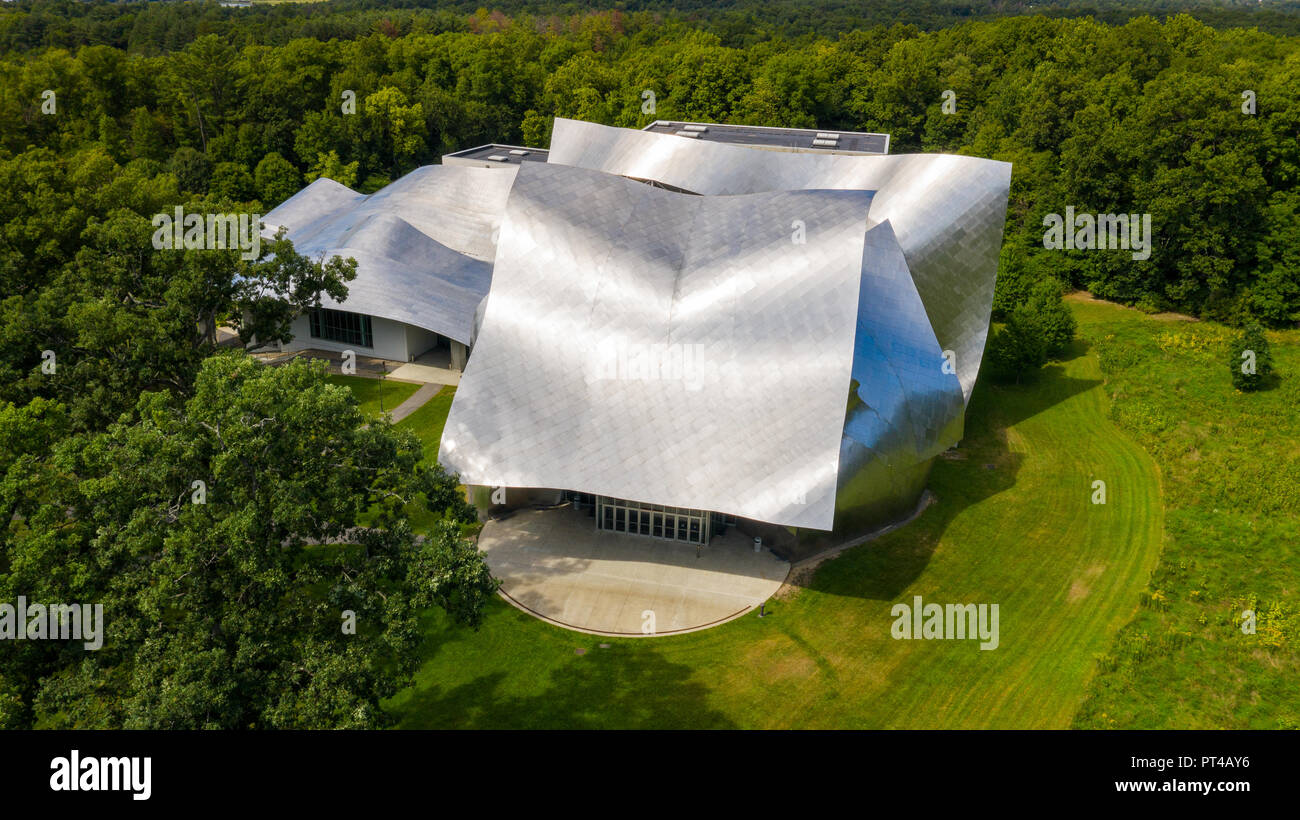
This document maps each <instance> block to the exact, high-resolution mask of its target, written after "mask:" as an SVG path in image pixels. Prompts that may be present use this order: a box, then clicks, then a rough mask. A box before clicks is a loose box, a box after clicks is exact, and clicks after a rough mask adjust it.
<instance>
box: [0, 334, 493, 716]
mask: <svg viewBox="0 0 1300 820" xmlns="http://www.w3.org/2000/svg"><path fill="white" fill-rule="evenodd" d="M367 421H368V423H367ZM66 432H67V421H66V419H65V418H64V417H63V415H62V413H61V410H60V408H59V407H58V406H57V405H51V404H48V403H42V402H40V400H38V401H37V402H34V403H32V404H31V405H29V406H28V407H26V408H16V407H14V406H6V407H3V408H0V444H3V445H4V447H3V449H0V468H4V470H5V472H4V474H3V476H0V512H3V513H5V522H6V523H5V526H4V529H3V532H4V536H5V537H4V538H3V548H2V549H3V553H2V554H0V600H13V599H14V598H15V597H16V596H18V595H23V596H25V597H26V598H27V599H28V600H30V601H33V602H36V601H42V602H60V603H64V602H67V603H71V602H77V603H91V604H102V605H103V607H104V622H105V627H104V634H103V646H102V648H101V649H100V650H98V651H88V650H86V649H84V648H83V647H82V645H81V644H80V643H77V642H68V641H4V642H3V645H2V646H0V653H3V658H4V662H3V663H0V670H3V672H0V720H4V721H5V722H6V724H5V725H9V726H28V725H41V726H54V727H60V726H62V727H132V728H273V727H274V728H292V727H349V728H369V727H375V726H382V725H384V724H385V723H386V718H385V715H384V713H383V711H382V710H381V708H380V703H381V701H382V700H383V699H384V698H387V697H390V696H391V695H393V694H394V693H396V692H397V691H398V690H399V689H400V688H402V687H403V686H406V685H408V684H409V682H410V679H411V675H412V673H413V670H414V668H415V665H416V663H417V660H418V655H417V648H418V643H419V640H420V633H419V630H418V629H417V623H416V619H417V617H418V616H419V613H420V611H421V610H422V609H424V608H427V607H429V606H431V605H440V606H442V607H444V608H446V609H447V610H448V611H449V612H450V613H451V615H452V616H453V617H454V618H455V619H456V620H457V621H459V622H461V623H467V624H470V625H477V623H478V622H479V619H480V617H481V614H482V609H483V606H484V604H485V602H486V601H487V599H488V597H489V596H490V595H491V594H492V593H493V592H494V591H495V588H496V583H495V582H494V581H493V580H492V578H491V577H490V575H489V573H488V570H487V568H486V566H485V564H484V563H483V561H482V559H481V554H480V553H478V551H477V550H476V548H475V547H474V546H473V545H472V544H471V543H470V542H468V541H466V540H464V539H463V538H462V537H461V531H460V526H461V525H462V524H463V523H467V522H470V521H472V520H473V510H472V508H470V507H469V506H468V505H467V504H466V503H465V502H464V500H463V499H462V498H461V496H460V495H459V493H458V492H457V488H456V480H455V478H454V477H452V476H449V475H447V474H446V473H445V472H443V471H442V469H441V468H440V467H439V466H437V465H436V464H433V465H432V466H426V465H425V464H424V463H423V462H422V460H421V450H420V444H419V442H418V440H417V439H416V438H415V436H414V435H413V434H411V433H409V432H407V431H398V430H395V429H394V428H393V427H392V426H391V425H389V424H388V423H387V422H385V421H384V420H382V419H380V420H367V419H365V418H363V416H362V415H361V413H360V412H359V411H358V410H357V406H356V402H355V399H354V398H353V397H352V395H351V393H350V391H348V390H347V389H346V388H342V387H338V386H335V385H331V384H329V383H328V382H326V380H325V374H324V369H323V365H321V364H320V363H315V364H309V363H307V362H295V363H292V364H290V365H287V366H284V367H279V368H275V367H268V366H266V365H263V364H261V363H259V362H257V361H256V360H254V359H251V358H249V357H247V356H245V355H243V354H242V353H239V352H238V351H234V352H231V353H227V354H221V355H217V356H213V357H210V358H208V359H207V360H206V361H205V362H204V365H203V368H202V371H201V372H200V374H199V377H198V380H197V383H196V385H195V390H194V395H193V396H192V398H190V399H189V400H188V401H187V402H185V404H184V405H183V406H180V407H178V406H177V405H176V403H175V402H173V401H171V400H170V399H169V397H168V396H166V395H165V394H163V393H145V394H144V395H142V396H141V397H140V400H139V402H138V403H137V405H136V407H135V408H134V410H133V411H132V412H131V413H130V414H129V415H128V416H124V417H123V418H122V419H121V420H120V421H118V422H117V423H114V424H113V425H111V426H110V427H109V428H108V429H107V430H106V431H105V432H102V433H87V434H79V435H72V436H66V435H65V433H66ZM55 439H58V440H55ZM42 441H44V442H46V443H51V442H52V455H51V457H49V458H48V459H40V458H36V457H34V454H33V448H35V449H37V450H39V449H41V447H40V446H37V445H39V444H40V442H42ZM414 505H424V506H427V507H428V508H429V509H430V510H433V511H436V512H437V513H439V514H440V518H438V519H437V523H435V524H434V525H433V526H432V527H431V528H430V529H429V531H427V532H422V533H418V534H417V533H416V532H413V531H412V529H411V527H410V525H409V523H408V519H407V510H409V509H412V508H413V506H414ZM353 627H355V628H353Z"/></svg>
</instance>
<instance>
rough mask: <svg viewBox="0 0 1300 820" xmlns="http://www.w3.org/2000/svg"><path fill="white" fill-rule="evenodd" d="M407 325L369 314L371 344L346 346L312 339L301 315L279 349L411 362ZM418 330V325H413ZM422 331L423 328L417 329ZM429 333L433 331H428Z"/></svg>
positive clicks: (309, 326) (304, 318)
mask: <svg viewBox="0 0 1300 820" xmlns="http://www.w3.org/2000/svg"><path fill="white" fill-rule="evenodd" d="M408 327H410V326H409V325H406V324H403V323H402V322H394V321H392V320H391V319H381V318H379V317H378V316H371V317H370V332H371V336H372V340H373V341H374V347H361V346H359V345H347V344H343V343H341V342H331V341H328V340H326V339H313V338H312V335H311V325H310V323H309V320H308V318H307V316H306V315H305V314H304V315H302V316H299V317H298V318H297V319H294V321H293V341H291V342H289V343H288V344H286V345H284V346H283V347H281V350H284V351H286V352H292V351H295V350H305V349H307V348H315V349H316V350H335V351H343V350H353V351H356V353H357V355H359V356H374V357H375V358H379V359H392V360H393V361H397V362H406V361H410V357H409V355H408V348H407V328H408ZM412 329H413V330H417V331H419V328H412ZM420 332H423V331H420ZM429 335H430V336H432V335H433V334H429Z"/></svg>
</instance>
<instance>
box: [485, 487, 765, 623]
mask: <svg viewBox="0 0 1300 820" xmlns="http://www.w3.org/2000/svg"><path fill="white" fill-rule="evenodd" d="M478 545H479V548H480V549H482V550H483V552H484V553H485V554H486V557H487V563H488V566H489V567H490V568H491V569H492V574H493V575H495V576H496V577H497V578H499V579H501V596H502V597H503V598H505V599H506V600H507V601H509V602H510V603H511V604H513V605H515V606H516V607H518V608H519V609H522V610H523V611H525V612H528V613H530V614H532V615H535V616H537V617H538V618H541V619H542V620H544V621H547V622H549V623H552V624H555V625H556V626H561V627H564V628H566V629H573V630H576V631H578V632H586V633H590V634H594V635H613V636H622V637H638V638H640V637H651V636H655V635H671V634H681V633H683V632H693V631H696V630H699V629H707V628H708V627H710V626H716V625H718V624H720V623H725V622H727V621H730V620H732V619H734V618H739V617H740V616H742V615H744V614H745V613H747V612H750V611H752V610H753V609H755V608H756V607H758V605H759V604H761V603H763V602H764V601H766V600H767V599H768V598H770V597H772V595H774V594H775V593H776V591H777V590H778V589H780V588H781V584H782V583H784V581H785V578H786V576H787V575H788V574H789V572H790V565H789V564H788V563H787V562H785V561H783V560H781V559H780V558H778V557H776V556H775V555H773V554H772V553H771V551H769V550H768V549H766V548H764V549H763V550H762V551H761V552H757V553H756V552H754V548H753V539H752V538H749V537H748V536H745V535H742V534H741V533H739V532H737V531H736V530H734V529H732V530H729V531H728V533H727V535H725V536H721V537H718V536H715V537H714V538H713V540H712V541H711V542H710V543H709V544H708V545H707V546H704V547H701V548H699V550H698V551H697V549H696V546H695V545H694V544H686V543H683V542H680V541H667V540H664V539H661V538H650V537H647V536H642V535H624V534H621V533H612V532H601V531H599V530H597V529H596V524H595V520H594V519H593V518H591V517H590V516H587V515H586V514H584V513H581V512H577V511H575V510H573V508H571V507H568V506H564V507H560V508H558V509H553V510H520V511H518V512H516V513H514V514H513V515H511V516H510V517H508V518H503V519H499V520H493V521H489V522H487V523H486V524H485V525H484V526H483V532H482V534H481V535H480V536H479V542H478ZM697 552H698V555H697ZM647 630H649V631H647Z"/></svg>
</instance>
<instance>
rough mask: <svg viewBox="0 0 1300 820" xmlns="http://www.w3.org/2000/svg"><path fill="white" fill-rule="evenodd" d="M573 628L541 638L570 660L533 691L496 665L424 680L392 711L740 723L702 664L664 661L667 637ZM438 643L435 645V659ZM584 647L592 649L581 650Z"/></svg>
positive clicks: (430, 722) (534, 721)
mask: <svg viewBox="0 0 1300 820" xmlns="http://www.w3.org/2000/svg"><path fill="white" fill-rule="evenodd" d="M520 627H521V625H520V624H512V625H511V628H512V629H518V628H520ZM571 634H572V637H573V640H571V641H551V640H547V641H540V642H538V643H539V650H538V651H554V652H556V653H562V655H563V660H562V661H561V663H562V665H561V666H559V668H557V669H554V671H552V672H551V673H550V676H549V678H547V679H545V680H535V681H533V682H532V684H531V685H530V687H529V688H530V693H529V694H527V695H516V694H511V693H507V692H506V691H504V690H505V688H506V686H507V680H512V681H513V682H514V683H515V684H517V683H518V676H519V674H520V672H519V671H494V672H490V673H488V674H484V675H481V676H479V677H476V678H474V679H473V680H471V681H469V682H467V683H463V684H459V685H456V686H450V687H444V686H438V685H428V686H424V685H421V684H420V683H418V682H417V684H416V686H415V689H414V690H413V691H412V693H411V696H410V697H409V699H407V700H404V701H403V702H402V703H401V705H400V707H394V708H392V709H391V712H392V713H393V714H394V715H395V716H396V717H397V718H398V719H399V724H398V728H401V729H426V728H458V729H688V728H691V729H694V728H698V729H734V728H737V727H736V725H735V724H734V723H733V722H732V721H731V720H730V719H729V718H728V717H727V716H726V715H724V714H723V713H721V712H719V711H717V710H716V709H714V708H712V707H711V706H710V705H709V703H708V694H709V691H708V689H707V688H706V687H705V686H704V685H702V684H700V683H698V682H696V681H694V680H692V677H693V675H694V674H695V671H696V670H694V669H693V668H691V667H689V666H686V665H683V664H679V663H672V662H670V661H667V660H665V659H664V657H663V656H662V655H661V654H660V653H659V651H658V650H657V649H656V648H655V647H653V646H652V645H650V644H652V643H653V642H654V641H656V640H661V639H657V638H642V639H631V640H622V641H618V640H611V639H608V638H601V637H599V636H595V635H585V634H582V633H576V632H575V633H571ZM601 644H605V645H606V646H607V647H608V648H605V649H602V648H600V645H601ZM439 648H440V647H439V646H437V645H434V646H432V647H430V652H429V655H428V660H432V658H433V656H434V655H436V654H437V652H438V649H439ZM577 648H585V649H586V652H585V653H584V654H582V655H578V654H577V653H576V652H575V649H577ZM426 662H427V661H426Z"/></svg>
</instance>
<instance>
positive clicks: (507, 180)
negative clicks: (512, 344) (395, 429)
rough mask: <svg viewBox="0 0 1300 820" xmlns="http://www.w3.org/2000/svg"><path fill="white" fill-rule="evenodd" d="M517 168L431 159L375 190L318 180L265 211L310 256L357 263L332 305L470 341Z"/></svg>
mask: <svg viewBox="0 0 1300 820" xmlns="http://www.w3.org/2000/svg"><path fill="white" fill-rule="evenodd" d="M513 181H514V171H513V170H512V169H506V168H502V169H495V168H494V169H486V168H472V167H458V166H442V165H427V166H424V167H422V168H417V169H416V170H414V171H412V172H411V173H409V174H407V175H406V176H404V177H402V178H401V179H399V180H397V181H396V182H393V183H392V184H391V185H388V186H386V187H385V188H383V189H381V190H380V191H377V192H376V193H374V194H371V195H370V196H365V195H363V194H359V193H357V192H355V191H353V190H351V189H350V188H347V187H345V186H343V185H340V184H339V183H337V182H334V181H333V180H329V179H324V178H322V179H318V180H316V181H315V182H313V183H311V184H310V185H308V186H307V187H306V188H304V189H303V190H301V191H299V192H298V193H297V194H295V195H294V196H292V197H290V198H289V199H288V200H286V201H285V202H284V203H282V204H280V205H279V206H277V207H276V208H274V209H273V210H272V211H271V212H270V213H268V214H266V216H265V217H263V219H262V222H263V224H264V225H265V226H266V227H265V229H266V231H267V233H268V234H274V233H275V231H276V230H277V229H278V228H279V227H281V226H284V227H286V228H287V229H288V237H289V239H290V240H292V241H293V244H294V247H295V249H297V251H298V252H299V253H302V254H304V255H307V256H312V257H316V256H325V257H330V256H342V257H352V258H354V259H356V260H357V278H356V279H355V280H353V281H352V282H351V283H349V285H348V297H347V299H346V301H345V302H343V303H337V302H334V301H333V300H332V299H329V298H328V297H326V298H323V299H322V304H323V305H325V306H326V307H332V308H338V309H340V310H349V311H353V312H356V313H366V314H370V315H372V316H378V317H381V318H384V319H393V320H396V321H399V322H405V323H407V324H410V325H414V326H416V327H421V328H424V329H425V330H429V331H432V332H434V333H440V334H442V335H443V336H447V337H449V338H451V339H455V340H456V341H458V342H463V343H465V344H468V343H469V342H470V337H471V335H472V331H473V321H474V309H475V308H476V307H477V305H478V303H479V302H480V301H481V300H482V299H483V297H484V296H486V295H487V292H488V288H489V287H490V285H491V282H492V261H491V260H492V257H493V256H494V255H495V252H496V236H497V233H498V231H499V229H500V225H501V217H502V214H503V213H504V212H505V203H506V197H507V196H508V195H509V192H510V186H511V184H512V183H513Z"/></svg>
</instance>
